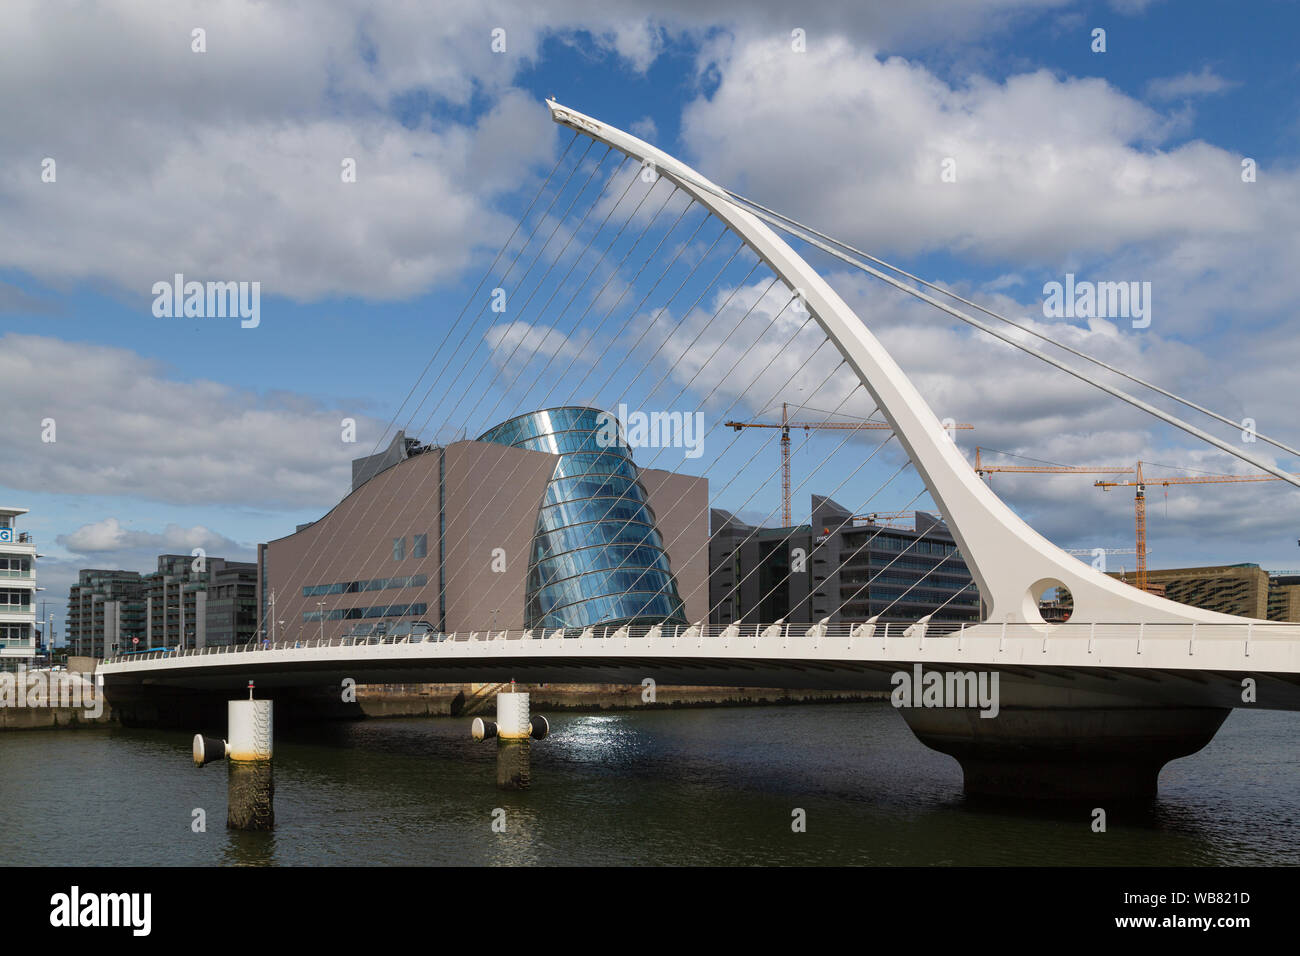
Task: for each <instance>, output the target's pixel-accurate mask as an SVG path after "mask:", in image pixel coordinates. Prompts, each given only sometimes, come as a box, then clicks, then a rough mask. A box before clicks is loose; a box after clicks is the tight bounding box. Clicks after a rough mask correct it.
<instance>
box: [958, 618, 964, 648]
mask: <svg viewBox="0 0 1300 956" xmlns="http://www.w3.org/2000/svg"><path fill="white" fill-rule="evenodd" d="M965 636H966V622H965V621H962V622H961V627H959V628H957V650H958V651H960V650H961V639H962V638H963V637H965Z"/></svg>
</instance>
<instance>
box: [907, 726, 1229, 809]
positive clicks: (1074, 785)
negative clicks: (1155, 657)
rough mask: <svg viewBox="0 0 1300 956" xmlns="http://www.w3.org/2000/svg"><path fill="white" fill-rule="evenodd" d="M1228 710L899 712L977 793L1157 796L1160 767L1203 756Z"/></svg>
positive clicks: (1090, 797)
mask: <svg viewBox="0 0 1300 956" xmlns="http://www.w3.org/2000/svg"><path fill="white" fill-rule="evenodd" d="M1229 712H1230V711H1229V710H1228V709H1226V708H1217V707H1176V708H1158V707H1141V706H1132V707H1116V706H1108V707H1047V706H1014V705H1013V706H1006V705H1004V706H1003V707H1002V708H1001V709H1000V710H999V712H998V714H997V716H996V717H981V716H980V712H979V710H977V709H974V708H956V707H931V708H925V707H909V708H900V713H901V714H902V715H903V719H904V720H906V721H907V724H908V726H909V727H911V729H912V732H913V733H914V734H916V736H917V739H918V740H920V741H921V743H923V744H925V745H926V746H927V747H930V748H931V749H933V750H937V751H939V752H940V753H945V754H948V755H949V756H951V757H955V758H956V760H957V762H958V763H960V764H961V768H962V773H963V775H964V778H965V783H964V786H965V791H966V793H967V794H968V795H971V796H996V797H1002V798H1022V799H1040V800H1076V799H1077V800H1129V801H1131V800H1148V799H1151V798H1152V797H1154V796H1155V795H1156V791H1157V786H1156V783H1157V780H1158V778H1159V776H1160V770H1161V768H1162V767H1164V765H1165V764H1166V763H1168V762H1169V761H1171V760H1174V759H1176V758H1178V757H1185V756H1187V755H1188V754H1193V753H1196V751H1198V750H1200V749H1201V748H1202V747H1204V746H1205V745H1206V744H1207V743H1209V742H1210V740H1211V739H1212V738H1213V737H1214V735H1215V733H1216V732H1217V731H1218V729H1219V727H1220V725H1222V723H1223V721H1224V719H1225V718H1226V717H1227V716H1228V714H1229Z"/></svg>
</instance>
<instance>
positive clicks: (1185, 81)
mask: <svg viewBox="0 0 1300 956" xmlns="http://www.w3.org/2000/svg"><path fill="white" fill-rule="evenodd" d="M1235 85H1236V84H1235V83H1232V82H1230V81H1228V80H1225V79H1224V78H1223V77H1221V76H1219V75H1218V74H1217V73H1215V72H1214V71H1213V70H1212V69H1210V68H1209V67H1208V66H1203V67H1201V69H1200V71H1199V72H1196V73H1180V74H1179V75H1178V76H1166V77H1162V78H1160V79H1155V80H1152V81H1151V82H1150V83H1148V84H1147V96H1149V97H1151V98H1152V99H1153V100H1176V99H1183V98H1185V97H1189V96H1206V95H1208V94H1211V93H1222V92H1223V91H1224V90H1229V89H1231V88H1232V87H1233V86H1235Z"/></svg>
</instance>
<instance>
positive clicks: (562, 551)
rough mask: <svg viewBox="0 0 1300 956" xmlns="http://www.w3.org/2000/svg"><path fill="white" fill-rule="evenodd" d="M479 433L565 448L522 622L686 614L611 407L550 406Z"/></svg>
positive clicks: (545, 509) (539, 532) (654, 619)
mask: <svg viewBox="0 0 1300 956" xmlns="http://www.w3.org/2000/svg"><path fill="white" fill-rule="evenodd" d="M478 440H479V441H488V442H494V443H496V444H499V445H510V446H513V447H515V448H526V449H530V450H532V451H544V452H549V453H550V454H552V455H558V456H559V461H558V462H556V465H555V471H554V473H553V474H552V475H551V480H550V482H549V484H548V485H547V486H546V494H545V496H544V497H543V499H542V502H541V505H540V507H539V508H538V514H537V526H536V530H535V532H534V535H533V547H532V556H531V559H530V561H529V567H528V581H527V586H526V592H525V598H524V626H525V627H588V626H595V625H606V624H623V623H661V622H664V621H667V622H669V623H674V624H685V623H686V619H685V615H684V612H683V608H682V600H681V598H680V597H679V596H678V591H677V581H676V579H675V578H674V577H673V574H672V570H671V569H670V567H669V563H668V555H667V553H666V552H665V551H664V546H663V540H662V539H661V537H660V535H659V531H658V529H657V528H656V527H655V516H654V512H653V511H651V509H650V505H649V502H648V496H647V494H646V490H645V487H644V486H643V485H642V484H641V482H640V481H639V480H638V477H637V475H638V472H637V466H636V464H635V463H634V462H633V461H632V456H631V453H630V452H629V451H628V448H627V445H626V443H625V442H624V441H623V433H622V430H621V428H620V426H619V424H618V421H617V419H615V417H614V416H613V415H611V414H609V413H608V412H602V411H601V410H600V409H596V408H583V407H564V408H550V409H546V410H545V411H539V412H530V413H528V414H527V415H520V416H518V417H517V418H512V419H510V420H509V421H505V422H502V423H501V424H500V425H497V426H495V427H493V428H490V429H488V430H487V431H486V432H485V433H484V434H482V435H480V436H479V438H478Z"/></svg>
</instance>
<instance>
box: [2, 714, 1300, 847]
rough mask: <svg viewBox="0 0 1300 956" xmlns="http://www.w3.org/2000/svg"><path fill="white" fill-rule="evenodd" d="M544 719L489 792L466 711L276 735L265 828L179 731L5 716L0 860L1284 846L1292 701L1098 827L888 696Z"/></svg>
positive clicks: (1290, 832) (1294, 774)
mask: <svg viewBox="0 0 1300 956" xmlns="http://www.w3.org/2000/svg"><path fill="white" fill-rule="evenodd" d="M551 726H552V735H551V737H550V738H548V739H547V740H545V741H542V742H540V743H536V744H534V745H533V747H532V789H530V790H528V791H525V792H516V793H507V792H502V791H500V790H498V789H497V788H496V766H495V762H496V745H495V744H493V743H475V742H474V741H472V740H470V738H469V726H468V721H466V720H464V719H450V718H431V719H423V720H383V721H379V720H376V721H367V722H362V723H349V724H335V725H326V726H318V727H315V728H311V729H309V730H298V731H293V732H288V731H286V732H282V733H280V734H279V737H278V739H277V741H276V754H275V771H274V772H275V813H276V821H277V823H276V828H275V830H274V832H273V833H231V832H228V831H227V830H226V828H225V819H226V769H225V767H224V766H223V765H220V764H215V765H211V766H208V767H205V768H203V769H201V770H200V769H197V768H195V767H194V766H193V764H192V762H191V760H190V755H189V750H190V736H191V735H189V734H182V733H172V732H160V731H139V730H123V729H95V730H80V731H32V732H14V733H4V734H3V735H0V807H3V813H2V814H0V863H4V864H26V865H33V864H34V865H42V864H58V865H71V864H92V865H95V864H104V865H108V864H115V865H116V864H122V865H146V866H149V865H176V864H183V865H195V864H228V865H230V864H233V865H260V864H277V865H349V864H501V863H512V864H522V863H542V864H585V863H599V864H629V865H631V864H813V863H817V864H864V865H896V864H904V865H946V864H962V865H970V864H1039V865H1054V864H1060V865H1078V864H1084V865H1094V864H1118V865H1128V864H1133V865H1160V866H1165V865H1187V864H1191V865H1198V864H1205V865H1215V864H1286V865H1296V864H1300V826H1298V825H1297V824H1300V786H1298V784H1300V757H1298V748H1297V744H1296V737H1297V730H1300V715H1297V714H1288V713H1276V712H1270V711H1253V712H1245V711H1235V712H1234V713H1233V714H1232V716H1230V717H1229V718H1228V720H1227V722H1226V723H1225V724H1224V726H1223V729H1222V730H1221V731H1220V732H1219V734H1218V736H1217V737H1216V738H1215V739H1214V741H1213V742H1212V743H1211V744H1210V745H1209V746H1208V747H1206V748H1205V749H1204V750H1202V751H1201V752H1200V753H1198V754H1195V755H1193V756H1191V757H1187V758H1184V759H1182V760H1178V761H1175V762H1174V763H1172V764H1170V765H1169V766H1167V767H1166V768H1165V771H1164V773H1163V774H1162V775H1161V778H1160V797H1159V799H1158V801H1156V803H1155V804H1153V805H1152V806H1151V807H1149V808H1136V809H1128V810H1125V809H1122V808H1112V809H1111V810H1110V812H1109V820H1108V823H1109V826H1108V830H1107V832H1106V833H1104V834H1098V833H1093V832H1092V830H1091V828H1090V825H1089V824H1090V820H1091V817H1090V815H1089V813H1088V808H1075V809H1056V810H1047V811H1034V810H1029V809H1025V808H1023V807H1018V808H1017V807H1008V806H1004V805H996V804H994V805H984V804H981V803H972V802H970V801H967V800H966V799H965V798H964V797H963V796H962V793H961V772H960V770H959V768H958V766H957V764H956V762H955V761H953V760H952V759H950V758H948V757H945V756H943V755H941V754H938V753H935V752H933V751H930V750H927V749H926V748H925V747H923V746H922V745H921V744H920V743H918V742H917V741H916V740H915V738H914V737H912V735H911V732H910V731H908V729H907V727H906V726H905V725H904V723H903V721H902V720H901V719H900V718H899V716H898V715H897V714H895V713H894V712H893V710H892V708H891V707H890V706H889V705H888V704H887V703H854V704H839V705H826V706H798V707H762V708H731V709H719V710H681V711H654V712H640V713H613V714H609V713H607V714H589V715H581V714H562V715H557V716H554V717H552V718H551ZM196 808H201V809H203V810H204V811H205V812H206V815H207V831H206V832H203V833H195V832H193V830H192V827H191V821H192V820H193V819H194V814H193V811H194V810H195V809H196ZM796 808H798V809H802V810H804V811H805V813H806V815H807V831H806V832H804V833H795V832H792V830H791V819H792V813H793V811H794V810H795V809H796ZM497 809H501V810H504V811H505V813H504V821H505V826H506V832H504V833H497V832H493V829H492V822H493V819H494V813H493V811H494V810H497ZM497 818H501V815H500V814H497Z"/></svg>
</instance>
